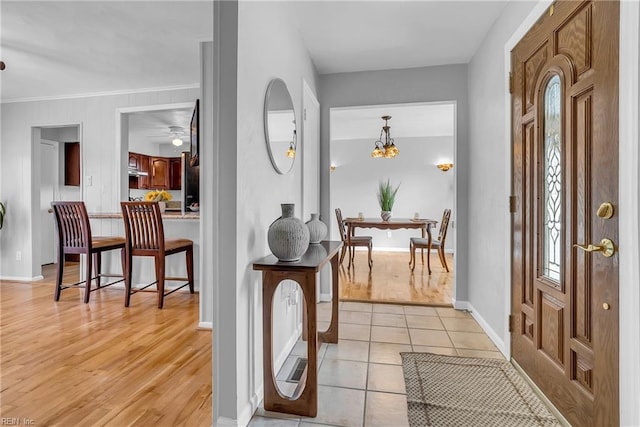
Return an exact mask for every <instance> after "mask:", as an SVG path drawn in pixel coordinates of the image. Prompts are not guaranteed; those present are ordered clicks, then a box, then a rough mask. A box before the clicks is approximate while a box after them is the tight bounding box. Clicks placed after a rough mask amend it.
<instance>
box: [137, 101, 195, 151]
mask: <svg viewBox="0 0 640 427" xmlns="http://www.w3.org/2000/svg"><path fill="white" fill-rule="evenodd" d="M192 114H193V109H192V108H182V109H175V110H161V111H140V112H135V113H129V114H128V116H129V140H132V139H136V140H145V141H147V142H150V143H153V144H170V143H171V140H172V139H173V138H174V136H173V135H172V133H171V131H170V129H169V126H180V127H181V128H182V134H181V135H176V136H178V137H179V138H180V139H182V141H183V142H187V141H189V125H190V123H191V115H192Z"/></svg>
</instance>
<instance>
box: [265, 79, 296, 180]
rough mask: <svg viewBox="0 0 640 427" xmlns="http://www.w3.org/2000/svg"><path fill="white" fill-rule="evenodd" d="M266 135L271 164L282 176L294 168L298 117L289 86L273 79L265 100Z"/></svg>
mask: <svg viewBox="0 0 640 427" xmlns="http://www.w3.org/2000/svg"><path fill="white" fill-rule="evenodd" d="M264 135H265V139H266V140H267V149H268V150H269V156H270V157H271V163H272V164H273V167H274V168H275V170H276V171H277V172H278V173H280V174H285V173H287V172H289V171H290V170H291V168H292V167H293V162H294V161H295V158H296V151H297V149H298V146H297V144H298V141H297V137H296V115H295V112H294V110H293V101H292V100H291V95H290V94H289V90H288V89H287V85H286V84H285V83H284V82H283V81H282V80H281V79H273V80H271V82H270V83H269V86H268V87H267V94H266V96H265V99H264Z"/></svg>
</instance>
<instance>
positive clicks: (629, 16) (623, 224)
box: [618, 1, 640, 426]
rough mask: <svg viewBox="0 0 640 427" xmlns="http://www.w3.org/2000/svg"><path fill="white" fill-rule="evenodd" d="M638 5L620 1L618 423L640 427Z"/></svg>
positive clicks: (639, 107) (639, 26) (639, 28)
mask: <svg viewBox="0 0 640 427" xmlns="http://www.w3.org/2000/svg"><path fill="white" fill-rule="evenodd" d="M639 46H640V4H639V3H638V2H637V1H621V2H620V57H619V72H620V80H619V85H620V89H619V90H620V91H619V94H620V95H619V98H620V99H619V101H620V103H619V108H620V111H619V114H620V116H619V117H620V119H619V126H620V127H619V160H618V163H619V170H618V171H619V172H618V173H619V180H618V192H619V195H618V200H619V213H620V215H619V223H618V225H619V237H618V238H619V239H620V242H619V248H620V252H619V262H620V263H619V289H620V294H619V296H618V300H619V325H620V326H619V328H620V330H619V333H620V337H619V345H620V348H619V351H620V359H619V370H620V382H619V392H620V425H622V426H638V425H640V406H638V401H639V400H640V362H639V361H640V340H638V330H640V289H639V288H638V283H640V266H639V265H638V259H640V241H639V240H640V224H639V218H640V205H639V200H638V199H639V198H640V174H639V172H638V165H639V164H640V153H639V151H638V145H637V144H638V140H639V138H640V129H639V128H638V121H639V119H640V99H639V97H640V94H639V91H640V82H639V78H638V74H639V73H640V58H639V57H640V52H639V51H638V50H639Z"/></svg>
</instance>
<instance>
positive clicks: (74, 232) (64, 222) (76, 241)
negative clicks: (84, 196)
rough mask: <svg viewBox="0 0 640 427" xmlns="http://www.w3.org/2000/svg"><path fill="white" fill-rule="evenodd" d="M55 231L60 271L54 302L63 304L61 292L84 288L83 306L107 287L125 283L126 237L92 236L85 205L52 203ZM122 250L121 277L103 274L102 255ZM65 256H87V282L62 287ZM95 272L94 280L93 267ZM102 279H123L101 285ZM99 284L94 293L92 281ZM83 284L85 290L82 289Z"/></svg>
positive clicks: (58, 269)
mask: <svg viewBox="0 0 640 427" xmlns="http://www.w3.org/2000/svg"><path fill="white" fill-rule="evenodd" d="M51 206H52V207H53V212H54V216H55V219H56V228H57V231H58V268H57V274H56V292H55V300H56V301H59V300H60V292H61V291H62V290H63V289H67V288H72V287H78V288H82V287H84V302H85V303H88V302H89V295H90V293H91V292H92V291H95V290H97V289H100V288H105V287H107V286H111V285H114V284H116V283H120V282H122V281H123V280H124V271H125V258H124V255H125V254H124V245H125V239H124V237H119V236H93V237H92V236H91V226H90V224H89V215H87V208H86V207H85V205H84V202H52V203H51ZM115 249H120V259H121V262H122V274H106V273H105V274H103V273H101V267H102V252H105V251H112V250H115ZM65 254H84V255H86V257H85V259H86V261H85V275H86V276H85V280H82V281H80V282H77V283H74V284H73V285H63V284H62V276H63V273H64V258H65V257H64V256H65ZM92 263H93V268H94V269H95V276H94V277H91V267H92ZM102 277H120V280H116V281H114V282H111V283H107V284H105V285H102V284H101V283H100V279H101V278H102ZM93 279H95V280H96V288H95V289H91V281H92V280H93ZM83 283H84V286H81V285H82V284H83Z"/></svg>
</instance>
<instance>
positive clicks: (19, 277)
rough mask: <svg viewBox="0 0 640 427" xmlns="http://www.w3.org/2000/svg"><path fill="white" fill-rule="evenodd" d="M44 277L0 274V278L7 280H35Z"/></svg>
mask: <svg viewBox="0 0 640 427" xmlns="http://www.w3.org/2000/svg"><path fill="white" fill-rule="evenodd" d="M42 279H44V277H43V276H35V277H21V276H0V280H7V281H9V280H10V281H12V282H35V281H36V280H42Z"/></svg>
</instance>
